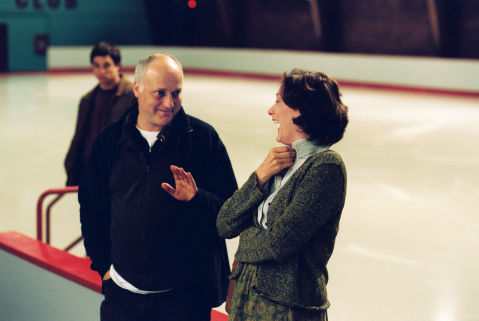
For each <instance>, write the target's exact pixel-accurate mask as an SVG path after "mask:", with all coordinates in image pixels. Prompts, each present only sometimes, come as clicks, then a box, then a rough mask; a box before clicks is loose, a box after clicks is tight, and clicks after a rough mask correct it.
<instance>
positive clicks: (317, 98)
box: [280, 68, 348, 146]
mask: <svg viewBox="0 0 479 321" xmlns="http://www.w3.org/2000/svg"><path fill="white" fill-rule="evenodd" d="M280 93H281V97H282V99H283V101H284V102H285V103H286V105H288V106H289V107H290V108H292V109H295V110H299V112H300V113H301V115H300V116H299V117H296V118H294V119H293V123H294V124H296V125H297V126H299V127H300V128H301V129H302V130H303V131H304V132H305V133H306V134H307V135H308V136H309V137H310V138H309V139H310V140H312V141H314V142H315V144H317V145H327V146H330V145H332V144H334V143H337V142H339V141H340V140H341V138H343V134H344V130H345V129H346V125H347V124H348V107H347V106H346V105H344V104H343V103H342V102H341V93H340V92H339V86H338V84H337V82H336V81H335V80H334V79H332V78H331V77H329V76H328V75H326V74H324V73H322V72H314V71H307V70H302V69H299V68H295V69H293V70H292V71H290V72H285V73H284V74H283V77H282V79H281V90H280Z"/></svg>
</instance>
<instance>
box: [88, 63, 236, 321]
mask: <svg viewBox="0 0 479 321" xmlns="http://www.w3.org/2000/svg"><path fill="white" fill-rule="evenodd" d="M182 86H183V70H182V67H181V65H180V63H179V62H178V61H177V60H176V59H175V58H174V57H172V56H170V55H168V54H156V55H151V56H148V57H145V58H143V59H141V60H140V62H139V63H138V65H137V66H136V70H135V83H134V92H135V96H136V97H137V98H138V105H137V106H136V105H135V106H134V107H133V108H131V109H130V110H129V111H128V112H127V113H126V114H125V115H124V116H122V117H121V119H120V120H119V121H116V122H114V123H112V124H111V125H109V126H108V127H107V128H106V129H105V130H104V131H103V132H102V133H101V134H100V135H99V137H98V139H97V140H96V141H95V143H94V145H93V149H92V152H91V156H90V160H89V162H88V164H87V167H86V169H85V175H84V177H83V180H82V182H81V184H80V189H79V201H80V218H81V223H82V233H83V237H84V244H85V248H86V250H87V254H88V255H89V256H90V258H91V259H92V265H91V268H92V269H93V270H95V271H97V272H98V273H99V274H100V275H101V276H102V278H103V280H104V281H103V293H104V295H105V300H104V301H103V303H102V306H101V317H102V320H103V321H105V320H114V321H120V320H128V321H134V320H165V321H173V320H174V321H182V320H189V321H202V320H210V314H211V308H212V307H214V306H218V305H220V304H221V303H222V302H224V300H225V296H226V288H227V283H228V274H229V272H230V271H229V263H228V257H227V252H226V245H225V242H224V240H221V239H220V238H219V237H218V235H217V231H216V226H215V222H216V216H217V214H218V211H219V209H220V207H221V206H222V204H223V202H224V201H225V199H227V198H228V197H230V196H231V195H232V193H233V192H234V191H235V190H236V189H237V184H236V179H235V177H234V173H233V169H232V167H231V163H230V160H229V157H228V154H227V152H226V149H225V147H224V145H223V143H222V141H221V139H220V138H219V137H218V134H217V133H216V131H215V130H214V129H213V127H211V126H210V125H208V124H207V123H205V122H203V121H201V120H199V119H197V118H195V117H192V116H190V115H188V114H186V113H185V111H184V109H183V107H182V105H181V102H182Z"/></svg>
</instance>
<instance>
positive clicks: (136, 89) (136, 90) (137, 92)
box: [133, 81, 140, 98]
mask: <svg viewBox="0 0 479 321" xmlns="http://www.w3.org/2000/svg"><path fill="white" fill-rule="evenodd" d="M133 92H134V93H135V97H136V98H138V97H139V96H140V85H138V83H137V82H136V81H135V82H133Z"/></svg>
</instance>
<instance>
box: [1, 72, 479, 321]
mask: <svg viewBox="0 0 479 321" xmlns="http://www.w3.org/2000/svg"><path fill="white" fill-rule="evenodd" d="M126 76H127V77H129V78H131V74H127V75H126ZM95 84H96V81H95V79H94V77H93V76H92V75H90V74H73V75H49V74H25V75H21V74H19V75H10V76H5V75H3V76H0V146H1V147H0V148H1V159H0V174H1V175H0V179H1V185H0V231H10V230H15V231H18V232H21V233H23V234H25V235H27V236H30V237H35V207H36V201H37V198H38V196H39V195H40V194H41V193H42V192H43V191H44V190H46V189H49V188H53V187H62V186H63V184H64V182H65V178H66V177H65V174H64V169H63V160H64V157H65V153H66V150H67V148H68V146H69V143H70V140H71V138H72V135H73V131H74V125H75V120H76V113H77V107H78V102H79V99H80V96H81V95H83V94H84V93H86V92H87V91H88V90H89V89H90V88H91V87H93V86H94V85H95ZM183 87H184V88H183V92H184V94H183V106H184V108H185V110H186V111H187V112H188V113H190V114H192V115H194V116H197V117H199V118H201V119H203V120H205V121H207V122H209V123H210V124H212V125H213V126H214V127H215V128H216V129H217V131H218V132H219V134H220V136H221V137H222V139H223V141H224V143H225V145H226V147H227V149H228V152H229V155H230V158H231V160H232V163H233V167H234V170H235V173H236V175H237V179H238V183H239V185H241V184H243V182H244V181H245V180H246V179H247V177H248V176H249V175H250V173H251V172H252V171H253V170H255V169H256V168H257V167H258V166H259V165H260V164H261V162H262V161H263V159H264V157H265V156H266V154H267V152H268V150H269V149H270V148H271V147H273V146H276V145H277V144H276V143H275V140H274V138H275V136H276V130H277V125H275V124H273V123H272V122H271V119H270V117H269V116H268V115H267V114H266V110H267V109H268V108H269V107H270V106H271V105H272V104H273V102H274V100H275V93H276V91H277V89H278V82H275V81H266V80H264V81H263V80H251V79H240V78H225V77H201V76H197V75H188V74H187V75H186V78H185V83H184V86H183ZM342 92H343V100H344V102H345V103H346V104H347V105H348V106H349V111H350V113H349V115H350V123H349V125H348V128H347V131H346V134H345V137H344V139H343V140H342V141H341V142H340V143H338V144H336V145H334V146H333V147H332V148H333V149H334V150H336V151H338V152H339V153H340V154H341V155H342V157H343V159H344V161H345V163H346V167H347V171H348V192H347V199H346V205H345V208H344V211H343V216H342V219H341V225H340V230H339V234H338V238H337V242H336V248H335V251H334V253H333V256H332V258H331V260H330V263H329V265H328V269H329V273H330V280H329V284H328V291H329V299H330V301H331V308H330V309H329V320H331V321H351V320H355V321H405V320H408V321H475V320H479V305H478V300H479V210H478V208H479V207H478V206H477V204H476V203H477V202H479V126H478V124H479V99H478V98H473V97H472V98H471V97H459V96H448V95H428V94H418V93H406V92H400V91H387V90H373V89H359V88H353V87H345V88H343V89H342ZM53 215H54V218H53V221H52V225H53V227H52V231H53V233H52V244H53V245H55V246H58V247H63V246H65V245H66V244H67V243H69V242H70V241H71V240H73V239H74V238H75V237H76V236H78V235H79V233H80V232H79V231H80V224H79V218H78V208H77V205H76V199H75V197H74V196H72V195H70V196H68V197H66V198H65V199H64V200H63V201H62V202H61V203H59V205H58V206H57V207H55V208H54V209H53ZM236 246H237V240H230V241H228V249H229V254H230V257H231V258H232V257H233V255H234V251H235V249H236ZM73 253H75V254H77V255H84V250H83V249H82V246H81V245H80V246H79V247H77V248H75V249H74V251H73Z"/></svg>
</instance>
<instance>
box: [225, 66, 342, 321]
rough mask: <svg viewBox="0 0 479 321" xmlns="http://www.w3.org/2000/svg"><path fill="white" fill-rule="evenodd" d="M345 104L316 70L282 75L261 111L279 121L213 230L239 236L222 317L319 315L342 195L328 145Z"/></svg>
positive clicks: (336, 136)
mask: <svg viewBox="0 0 479 321" xmlns="http://www.w3.org/2000/svg"><path fill="white" fill-rule="evenodd" d="M347 112H348V109H347V107H346V106H345V105H343V103H342V102H341V98H340V92H339V88H338V85H337V83H336V82H335V81H334V80H333V79H332V78H330V77H329V76H327V75H326V74H323V73H319V72H310V71H305V70H301V69H294V70H292V71H291V72H289V73H285V74H284V75H283V77H282V80H281V85H280V88H279V90H278V93H277V94H276V102H275V104H274V105H273V106H272V107H271V108H270V109H269V110H268V114H269V115H270V116H271V118H272V120H273V121H274V122H277V123H279V128H278V136H277V137H276V140H277V141H278V142H280V143H282V144H284V145H285V146H282V147H276V148H273V149H271V150H270V151H269V153H268V155H267V156H266V159H265V160H264V162H263V163H262V164H261V166H260V167H259V168H258V169H257V170H256V171H255V172H254V173H253V174H252V175H251V176H250V178H249V179H248V180H247V181H246V183H245V184H244V185H243V186H242V187H241V188H240V189H239V190H237V191H236V192H235V194H234V195H233V196H232V197H231V198H230V199H228V200H227V201H226V202H225V204H224V205H223V207H222V209H221V211H220V213H219V215H218V218H217V228H218V232H219V235H220V236H221V237H224V238H234V237H236V236H238V235H240V240H239V246H238V250H237V252H236V255H235V259H236V261H238V265H237V268H236V271H235V272H234V273H233V274H232V276H231V278H232V279H234V280H235V287H234V291H233V297H232V304H231V309H230V315H229V320H230V321H239V320H254V321H261V320H271V321H279V320H288V321H300V320H308V321H314V320H321V321H323V320H327V312H326V309H327V308H328V307H329V301H328V298H327V293H326V284H327V282H328V272H327V269H326V264H327V262H328V260H329V258H330V257H331V254H332V252H333V248H334V241H335V238H336V235H337V232H338V227H339V219H340V217H341V212H342V209H343V206H344V200H345V194H346V170H345V167H344V164H343V161H342V160H341V157H340V156H339V155H338V154H337V153H336V152H334V151H332V150H330V148H329V147H330V146H331V145H332V144H334V143H336V142H338V141H339V140H341V138H342V137H343V133H344V130H345V128H346V125H347V123H348V116H347Z"/></svg>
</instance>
